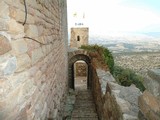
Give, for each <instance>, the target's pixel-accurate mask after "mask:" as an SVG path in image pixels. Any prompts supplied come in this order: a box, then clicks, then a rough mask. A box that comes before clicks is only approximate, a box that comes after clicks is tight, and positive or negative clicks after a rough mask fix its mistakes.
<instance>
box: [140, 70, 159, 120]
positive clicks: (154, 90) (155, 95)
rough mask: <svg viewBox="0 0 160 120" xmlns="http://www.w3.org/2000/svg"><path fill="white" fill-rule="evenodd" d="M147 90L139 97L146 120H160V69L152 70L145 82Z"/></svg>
mask: <svg viewBox="0 0 160 120" xmlns="http://www.w3.org/2000/svg"><path fill="white" fill-rule="evenodd" d="M144 85H145V87H146V90H145V91H144V93H143V94H142V95H141V96H140V97H139V106H140V110H141V112H142V114H143V115H144V117H145V118H146V120H160V69H151V70H149V71H148V75H147V77H146V78H145V80H144Z"/></svg>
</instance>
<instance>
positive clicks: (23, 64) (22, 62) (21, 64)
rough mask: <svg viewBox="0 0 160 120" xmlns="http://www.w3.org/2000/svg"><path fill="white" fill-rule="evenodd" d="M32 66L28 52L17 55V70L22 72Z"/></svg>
mask: <svg viewBox="0 0 160 120" xmlns="http://www.w3.org/2000/svg"><path fill="white" fill-rule="evenodd" d="M30 66H31V59H30V57H29V56H28V54H22V55H20V56H18V57H17V69H16V72H21V71H23V70H25V69H26V68H28V67H30Z"/></svg>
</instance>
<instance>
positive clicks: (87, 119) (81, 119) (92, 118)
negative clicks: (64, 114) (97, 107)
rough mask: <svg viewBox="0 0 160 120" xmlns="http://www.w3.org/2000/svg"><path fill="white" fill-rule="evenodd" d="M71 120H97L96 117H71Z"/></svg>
mask: <svg viewBox="0 0 160 120" xmlns="http://www.w3.org/2000/svg"><path fill="white" fill-rule="evenodd" d="M71 120H98V117H87V118H85V117H73V118H71Z"/></svg>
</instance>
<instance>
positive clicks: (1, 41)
mask: <svg viewBox="0 0 160 120" xmlns="http://www.w3.org/2000/svg"><path fill="white" fill-rule="evenodd" d="M11 49H12V48H11V45H10V42H9V40H8V39H7V38H6V37H5V36H2V35H0V55H3V54H5V53H7V52H8V51H10V50H11Z"/></svg>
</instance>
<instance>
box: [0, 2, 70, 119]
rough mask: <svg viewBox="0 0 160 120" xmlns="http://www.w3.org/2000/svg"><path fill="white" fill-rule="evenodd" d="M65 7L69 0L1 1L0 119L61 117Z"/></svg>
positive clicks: (65, 52) (65, 75)
mask: <svg viewBox="0 0 160 120" xmlns="http://www.w3.org/2000/svg"><path fill="white" fill-rule="evenodd" d="M25 3H26V4H25ZM25 5H26V6H25ZM66 11H67V10H66V0H0V120H45V119H54V118H55V119H57V120H60V119H61V117H62V115H61V114H62V113H61V112H60V111H61V108H62V106H63V104H62V103H63V100H64V98H65V92H66V91H67V84H68V83H67V76H68V75H67V73H68V71H67V66H68V65H67V62H68V61H67V44H68V43H67V38H68V37H67V19H66V18H67V13H66ZM26 16H27V17H26ZM25 21H26V22H25ZM62 68H63V69H62Z"/></svg>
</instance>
